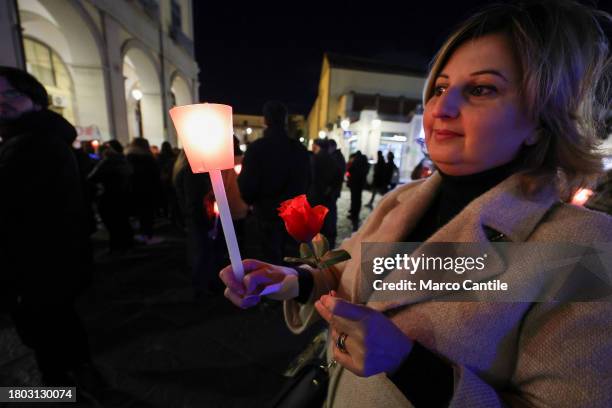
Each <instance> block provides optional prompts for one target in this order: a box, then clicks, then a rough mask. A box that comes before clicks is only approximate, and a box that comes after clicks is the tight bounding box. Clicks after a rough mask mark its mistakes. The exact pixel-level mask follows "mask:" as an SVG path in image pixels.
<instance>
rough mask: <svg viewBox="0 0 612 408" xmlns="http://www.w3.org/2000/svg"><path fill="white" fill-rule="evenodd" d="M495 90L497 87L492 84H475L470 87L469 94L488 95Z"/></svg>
mask: <svg viewBox="0 0 612 408" xmlns="http://www.w3.org/2000/svg"><path fill="white" fill-rule="evenodd" d="M495 92H497V89H496V88H495V87H494V86H487V85H476V86H474V87H472V89H470V95H472V96H488V95H492V94H493V93H495Z"/></svg>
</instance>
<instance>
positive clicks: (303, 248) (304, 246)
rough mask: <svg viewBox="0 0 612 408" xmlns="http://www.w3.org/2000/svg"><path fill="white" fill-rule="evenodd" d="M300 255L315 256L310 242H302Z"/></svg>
mask: <svg viewBox="0 0 612 408" xmlns="http://www.w3.org/2000/svg"><path fill="white" fill-rule="evenodd" d="M300 256H301V257H302V258H310V257H314V253H313V252H312V249H311V248H310V246H309V245H308V244H304V243H302V244H300Z"/></svg>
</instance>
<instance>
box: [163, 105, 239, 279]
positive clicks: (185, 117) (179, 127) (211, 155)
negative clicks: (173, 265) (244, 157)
mask: <svg viewBox="0 0 612 408" xmlns="http://www.w3.org/2000/svg"><path fill="white" fill-rule="evenodd" d="M170 117H171V118H172V122H173V123H174V127H175V128H176V133H177V134H178V137H179V139H180V140H181V143H182V145H183V148H184V149H185V154H186V155H187V160H188V161H189V166H190V167H191V170H192V171H193V172H194V173H206V172H209V173H210V178H211V181H212V186H213V191H214V193H215V199H216V200H217V204H218V207H219V213H220V215H221V225H222V227H223V235H224V236H225V243H226V244H227V249H228V252H229V255H230V261H231V263H232V269H233V270H234V276H235V277H236V279H237V280H238V281H240V282H242V278H243V277H244V269H243V267H242V260H241V258H240V249H239V248H238V241H237V240H236V232H235V231H234V224H233V223H232V216H231V213H230V209H229V205H228V202H227V196H226V195H225V188H224V187H223V179H222V178H221V170H223V169H231V168H233V167H234V135H233V125H232V107H231V106H228V105H220V104H214V103H199V104H194V105H184V106H176V107H174V108H172V109H170Z"/></svg>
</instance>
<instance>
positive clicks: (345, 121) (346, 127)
mask: <svg viewBox="0 0 612 408" xmlns="http://www.w3.org/2000/svg"><path fill="white" fill-rule="evenodd" d="M349 126H351V121H350V120H348V119H342V122H340V127H341V128H342V130H344V131H345V132H346V131H347V130H349Z"/></svg>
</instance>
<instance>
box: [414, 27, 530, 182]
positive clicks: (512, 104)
mask: <svg viewBox="0 0 612 408" xmlns="http://www.w3.org/2000/svg"><path fill="white" fill-rule="evenodd" d="M520 83H521V70H520V67H519V65H518V63H517V61H516V59H515V58H514V54H513V52H512V50H511V48H510V45H509V44H508V40H507V38H506V36H504V35H503V34H490V35H486V36H483V37H480V38H477V39H475V40H468V41H466V42H465V43H463V44H462V45H461V46H459V47H458V48H457V49H456V50H455V52H454V53H453V54H452V55H451V57H450V58H449V60H448V62H447V63H446V65H445V66H444V67H443V68H442V70H441V71H440V73H439V74H438V76H437V78H435V87H434V93H433V95H432V97H431V98H430V99H429V100H428V101H427V103H426V105H425V111H424V114H423V127H424V130H425V141H426V143H427V150H428V151H429V154H430V156H431V159H432V160H433V161H434V162H435V164H436V165H437V166H438V168H440V170H442V172H444V173H446V174H450V175H456V176H460V175H466V174H474V173H478V172H481V171H484V170H487V169H490V168H493V167H496V166H500V165H502V164H506V163H508V162H510V161H511V160H512V159H514V158H515V157H516V155H517V153H518V152H519V150H520V148H521V146H522V145H523V144H532V143H534V142H535V140H534V136H535V132H534V129H535V126H534V124H533V123H531V121H530V120H529V119H528V117H527V114H526V112H525V109H524V107H523V102H522V100H521V97H520Z"/></svg>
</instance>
